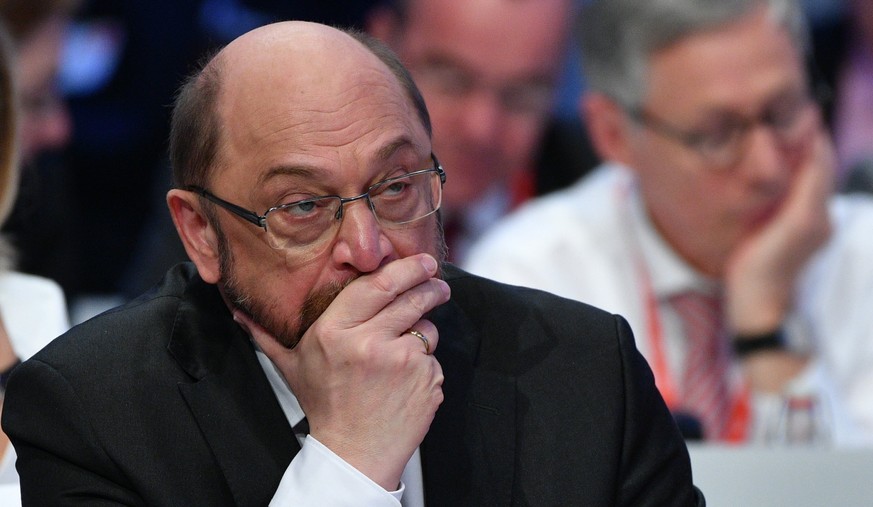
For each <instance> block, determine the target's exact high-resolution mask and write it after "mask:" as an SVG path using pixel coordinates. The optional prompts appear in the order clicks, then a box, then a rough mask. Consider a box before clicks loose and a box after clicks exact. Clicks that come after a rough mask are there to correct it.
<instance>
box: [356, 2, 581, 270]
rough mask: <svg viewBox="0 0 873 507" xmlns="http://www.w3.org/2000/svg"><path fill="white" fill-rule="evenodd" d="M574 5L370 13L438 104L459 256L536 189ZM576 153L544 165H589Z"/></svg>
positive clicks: (390, 7)
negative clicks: (565, 159) (539, 163)
mask: <svg viewBox="0 0 873 507" xmlns="http://www.w3.org/2000/svg"><path fill="white" fill-rule="evenodd" d="M573 12H574V2H572V0H520V1H519V0H396V1H393V2H387V3H386V4H383V5H381V6H379V7H378V8H376V9H374V10H373V11H372V12H371V14H370V16H369V17H368V20H367V29H368V30H369V31H370V33H371V34H373V35H375V36H376V37H378V38H380V39H382V40H384V41H386V42H387V43H388V44H389V45H390V46H391V47H392V48H393V49H394V50H395V51H396V52H397V53H398V54H399V55H400V58H401V59H402V60H403V62H404V63H405V64H406V65H407V66H408V67H409V69H410V71H411V72H412V75H413V77H414V78H415V80H416V83H418V85H419V86H420V87H421V90H422V93H423V94H424V98H425V101H426V102H427V105H428V108H429V109H430V111H431V115H432V117H433V123H434V144H435V149H436V150H437V152H438V153H439V154H440V160H441V162H443V164H444V166H445V167H446V171H447V173H448V174H449V175H450V178H449V179H448V182H447V183H446V189H445V196H444V203H443V213H444V215H443V224H444V226H445V230H446V241H447V243H448V247H449V258H450V259H452V260H454V261H456V262H460V261H461V260H462V259H463V258H464V256H465V254H466V252H467V249H468V247H469V245H470V243H471V242H472V241H473V240H475V239H476V238H477V237H478V236H479V235H480V234H481V233H482V232H483V231H484V230H485V229H487V228H488V227H489V226H491V225H492V224H493V223H494V222H495V221H496V220H497V219H499V218H500V217H501V216H503V215H504V214H505V213H506V212H508V211H509V210H510V209H511V208H512V207H513V206H515V205H516V204H518V203H519V202H521V201H523V200H524V199H526V198H528V197H530V196H531V195H532V194H534V193H536V189H535V188H534V187H535V184H534V182H533V179H534V178H535V176H534V172H535V165H536V164H537V156H538V154H539V151H540V148H541V143H542V141H543V138H544V135H545V133H546V129H547V126H548V123H549V120H550V116H551V115H550V113H551V111H552V105H553V103H554V99H555V91H556V87H557V84H558V80H559V77H560V74H561V70H562V69H563V65H564V62H565V58H564V56H565V50H566V48H567V42H568V41H567V39H568V36H569V32H570V24H571V20H572V14H573ZM575 142H576V148H578V147H579V146H580V145H581V144H582V138H581V137H580V136H576V138H575ZM578 159H579V157H577V158H576V159H575V160H574V161H573V162H569V161H566V162H564V163H561V162H555V161H552V163H554V164H555V166H553V167H543V168H542V170H543V171H582V167H581V165H582V164H584V162H583V163H580V162H579V161H578ZM574 176H575V175H574ZM570 179H571V180H572V177H571V178H570Z"/></svg>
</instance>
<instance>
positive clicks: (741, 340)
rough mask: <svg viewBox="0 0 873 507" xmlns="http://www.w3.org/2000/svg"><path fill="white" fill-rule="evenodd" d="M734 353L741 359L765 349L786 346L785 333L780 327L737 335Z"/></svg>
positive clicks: (776, 348) (779, 348)
mask: <svg viewBox="0 0 873 507" xmlns="http://www.w3.org/2000/svg"><path fill="white" fill-rule="evenodd" d="M733 346H734V354H736V355H737V357H739V358H740V359H742V358H744V357H748V356H750V355H752V354H755V353H757V352H763V351H765V350H782V349H784V348H785V333H784V332H783V331H782V327H778V328H776V329H775V330H773V331H770V332H769V333H761V334H753V335H751V334H749V335H745V334H744V335H736V336H734V340H733Z"/></svg>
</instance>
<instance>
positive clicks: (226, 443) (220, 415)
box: [168, 278, 300, 505]
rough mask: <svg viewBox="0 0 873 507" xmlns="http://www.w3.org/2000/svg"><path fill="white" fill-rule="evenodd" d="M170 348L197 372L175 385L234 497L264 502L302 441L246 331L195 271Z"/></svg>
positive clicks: (183, 364) (241, 501)
mask: <svg viewBox="0 0 873 507" xmlns="http://www.w3.org/2000/svg"><path fill="white" fill-rule="evenodd" d="M168 348H169V349H170V352H171V353H172V354H173V356H174V357H175V358H176V359H177V361H178V362H179V364H180V366H181V367H182V368H184V369H185V370H186V371H187V372H188V373H189V374H190V375H191V376H192V377H193V378H194V379H195V381H194V382H193V383H184V384H179V391H180V393H181V395H182V396H183V397H184V399H185V401H186V402H187V403H188V406H189V408H190V409H191V413H192V415H193V417H194V418H195V419H196V420H197V423H198V424H199V426H200V429H201V431H202V432H203V436H204V438H205V440H206V442H207V444H208V445H209V447H210V449H211V451H212V453H213V455H214V457H215V460H216V461H217V463H218V465H219V467H220V468H221V470H222V471H223V472H224V476H225V478H226V480H227V484H228V487H229V489H230V491H231V492H232V494H233V496H234V500H235V501H236V503H237V504H238V505H266V504H267V503H268V502H269V500H270V498H271V497H272V495H273V493H274V492H275V490H276V488H277V487H278V485H279V481H280V480H281V478H282V475H283V474H284V472H285V469H286V468H287V466H288V464H289V463H290V462H291V459H292V458H293V457H294V455H295V454H296V453H297V452H298V451H299V450H300V446H299V444H298V443H297V439H296V438H295V437H294V434H293V431H292V430H291V427H290V426H289V424H288V421H287V419H286V418H285V415H284V413H283V412H282V410H281V408H280V407H279V403H278V401H277V400H276V397H275V395H274V394H273V392H272V389H271V388H270V385H269V383H268V381H267V379H266V377H265V375H264V372H263V370H262V369H261V367H260V364H259V363H258V361H257V358H256V357H255V354H254V350H253V347H252V345H251V342H250V341H249V338H248V337H247V336H246V335H245V333H244V332H243V331H242V330H241V329H240V328H239V326H237V325H236V324H235V323H234V322H233V320H232V318H231V316H230V313H229V312H228V310H227V307H226V306H225V305H224V302H223V301H222V300H221V298H220V297H219V296H218V292H217V291H216V290H215V288H214V287H212V286H210V285H207V284H205V283H204V282H202V281H200V280H199V278H198V279H196V280H195V281H193V282H192V283H191V284H190V285H189V287H188V289H187V290H186V293H185V296H184V299H183V302H182V303H181V304H180V306H179V311H178V314H177V316H176V322H175V325H174V328H173V336H172V338H171V340H170V343H169V345H168Z"/></svg>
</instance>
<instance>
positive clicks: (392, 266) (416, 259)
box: [325, 254, 437, 328]
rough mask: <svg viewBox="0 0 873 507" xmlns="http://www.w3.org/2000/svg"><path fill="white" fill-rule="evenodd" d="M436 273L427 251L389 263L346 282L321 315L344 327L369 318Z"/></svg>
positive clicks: (435, 263) (357, 323) (435, 267)
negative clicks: (350, 281)
mask: <svg viewBox="0 0 873 507" xmlns="http://www.w3.org/2000/svg"><path fill="white" fill-rule="evenodd" d="M436 272H437V262H436V260H435V259H434V258H433V257H432V256H430V255H427V254H420V255H414V256H411V257H406V258H403V259H398V260H396V261H393V262H390V263H388V264H386V265H384V266H382V267H381V268H379V269H378V270H376V271H374V272H373V273H369V274H366V275H364V276H361V277H360V278H358V279H357V280H354V281H353V282H352V283H350V284H349V285H348V286H347V287H346V288H345V289H343V291H342V292H340V293H339V295H338V296H337V297H336V299H335V300H334V302H333V304H331V305H330V307H328V309H327V311H326V312H325V314H326V315H325V317H329V318H331V319H333V320H334V322H336V323H337V324H338V325H340V326H341V327H344V328H350V327H354V326H356V325H359V324H361V323H363V322H366V321H368V320H370V319H372V318H373V316H375V315H376V314H377V313H379V312H380V311H381V310H382V309H383V308H385V307H386V306H387V305H389V304H390V303H391V302H392V301H394V300H395V299H396V298H397V296H399V295H400V294H403V293H404V292H406V291H408V290H409V289H411V288H413V287H415V286H417V285H419V284H421V283H423V282H426V281H427V280H429V279H430V278H432V277H433V276H434V275H435V274H436ZM419 317H420V315H419ZM412 322H414V320H413V321H412ZM409 323H410V324H411V322H409Z"/></svg>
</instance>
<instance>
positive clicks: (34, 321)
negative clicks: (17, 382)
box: [0, 271, 69, 358]
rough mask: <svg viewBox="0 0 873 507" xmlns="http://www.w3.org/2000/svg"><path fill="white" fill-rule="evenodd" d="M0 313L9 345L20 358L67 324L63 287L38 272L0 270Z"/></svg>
mask: <svg viewBox="0 0 873 507" xmlns="http://www.w3.org/2000/svg"><path fill="white" fill-rule="evenodd" d="M0 313H2V316H3V323H4V325H5V326H6V327H7V331H8V333H9V336H10V339H11V340H12V346H13V348H14V349H15V352H16V353H17V354H18V355H19V356H20V357H22V358H27V357H30V356H31V355H33V354H34V353H36V351H38V350H39V349H41V348H42V347H43V346H45V345H46V344H47V343H49V341H51V340H52V339H53V338H55V337H56V336H58V335H59V334H61V333H63V332H64V331H66V330H67V329H68V328H69V319H68V317H67V306H66V301H65V299H64V293H63V291H62V290H61V288H60V286H59V285H58V284H57V283H55V282H54V281H52V280H49V279H47V278H42V277H38V276H33V275H27V274H24V273H18V272H14V271H8V272H4V273H3V274H0Z"/></svg>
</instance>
